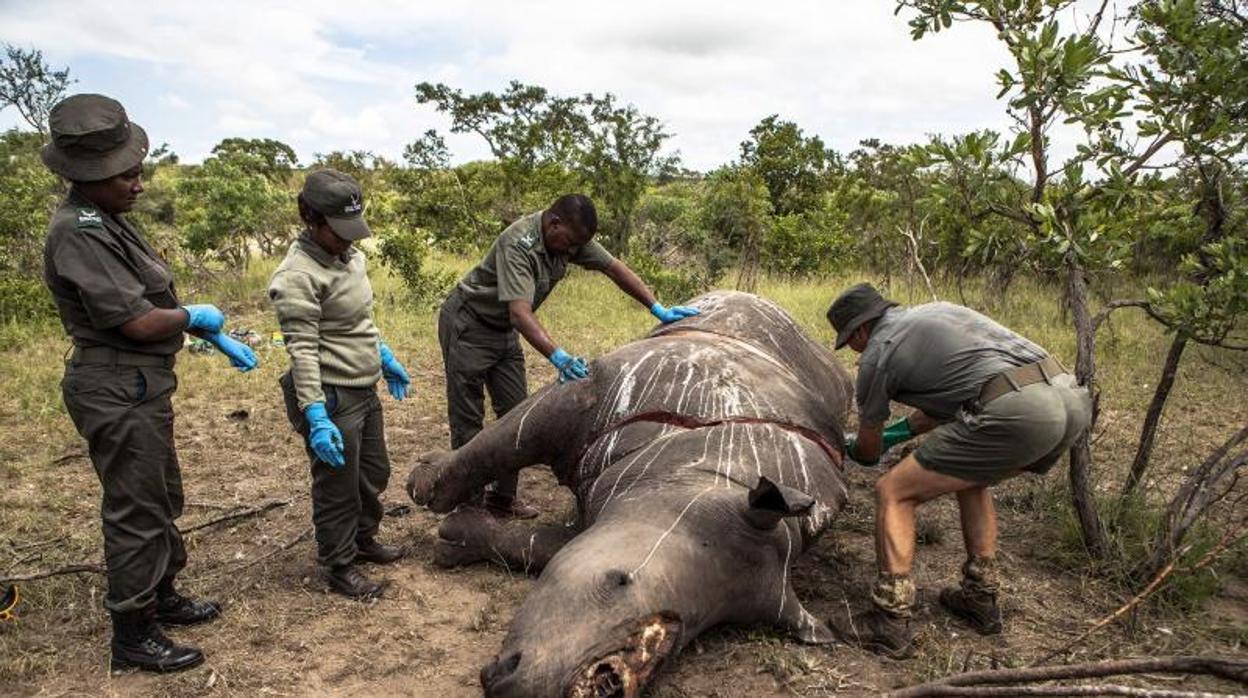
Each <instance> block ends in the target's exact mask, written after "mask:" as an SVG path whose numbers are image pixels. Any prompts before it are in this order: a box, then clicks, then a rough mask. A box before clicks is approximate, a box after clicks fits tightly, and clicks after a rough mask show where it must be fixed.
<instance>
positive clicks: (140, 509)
mask: <svg viewBox="0 0 1248 698" xmlns="http://www.w3.org/2000/svg"><path fill="white" fill-rule="evenodd" d="M48 125H49V130H50V131H51V135H52V139H51V142H50V143H48V144H47V145H45V146H44V147H43V151H42V157H43V162H44V164H45V165H47V167H48V168H49V169H50V170H52V171H53V172H55V173H56V174H58V175H60V176H62V177H64V178H65V179H66V180H68V181H69V182H70V188H69V193H68V194H67V195H66V197H65V199H64V201H62V202H61V205H60V206H59V207H58V208H57V209H56V211H55V212H54V213H53V214H52V219H51V222H50V223H49V225H48V237H47V241H46V242H45V245H44V280H45V281H46V282H47V285H48V288H49V290H51V292H52V298H53V300H54V301H55V303H56V309H57V312H58V313H59V314H60V317H61V322H62V324H64V326H65V331H66V332H67V333H68V334H69V336H70V338H71V339H72V341H73V345H74V348H73V352H72V354H71V356H70V358H69V360H68V361H67V362H66V364H65V378H64V380H63V381H62V383H61V389H62V394H63V396H64V398H65V407H66V410H67V411H68V412H69V415H70V417H71V418H72V419H73V421H74V426H75V427H77V429H78V433H79V434H81V435H82V436H83V437H84V438H85V439H86V440H87V448H88V452H89V453H90V456H91V463H92V465H94V466H95V472H96V474H97V475H98V476H99V479H100V485H101V487H102V488H103V497H102V499H101V502H100V516H101V518H102V519H103V527H104V558H105V564H106V566H107V568H108V594H107V596H106V597H105V599H104V605H105V607H107V608H108V611H109V614H110V615H111V617H112V621H113V640H112V664H113V666H114V667H115V668H125V667H137V668H140V669H146V670H151V671H178V670H181V669H187V668H189V667H193V666H195V665H197V664H199V663H200V662H202V661H203V659H204V656H203V654H202V653H201V652H200V651H199V650H198V649H195V648H193V647H186V646H181V645H177V644H174V643H173V642H172V641H170V640H169V639H168V638H167V637H165V635H164V633H163V632H162V627H163V626H170V625H191V624H195V623H202V622H206V621H210V620H212V619H214V618H216V617H217V616H218V615H220V613H221V606H220V605H219V604H217V603H214V602H210V601H195V600H192V599H189V598H187V597H185V596H183V595H182V594H180V593H179V592H178V591H177V589H176V588H175V586H174V578H175V577H176V576H177V574H178V572H179V571H180V570H181V569H182V568H183V566H185V564H186V548H185V547H184V546H183V544H182V535H181V534H180V533H179V532H178V527H177V525H176V524H175V523H174V522H175V520H176V519H177V518H178V517H179V516H181V514H182V474H181V471H180V469H179V467H178V456H177V453H176V451H175V450H174V439H173V405H172V402H171V398H172V396H173V392H174V390H175V389H176V388H177V377H176V376H175V375H174V372H173V366H174V357H175V355H176V354H177V352H178V350H179V349H181V348H182V344H183V342H184V335H183V333H185V332H190V333H192V334H194V335H196V336H199V337H201V338H203V339H205V340H208V341H209V342H211V343H213V344H214V345H216V346H217V348H218V349H220V350H221V352H222V353H224V354H225V355H226V356H228V357H229V359H230V363H231V364H232V365H233V366H235V367H236V368H238V369H240V370H243V371H248V370H251V369H252V368H255V367H256V365H257V362H256V357H255V354H254V353H252V351H251V350H250V349H249V348H248V347H247V346H246V345H244V344H242V343H240V342H237V341H235V340H233V339H231V338H230V337H229V336H227V335H225V334H223V333H222V328H223V326H224V324H225V316H224V315H223V314H222V313H221V311H220V310H218V309H217V308H216V307H215V306H212V305H181V304H180V301H179V300H178V296H177V293H176V291H175V290H174V284H173V274H172V272H171V270H170V268H169V265H168V264H167V263H166V262H165V260H163V259H161V258H160V256H159V255H158V254H157V253H156V251H155V250H153V249H152V247H151V245H149V244H148V242H147V240H146V238H144V237H143V234H142V233H141V232H139V230H138V229H137V228H135V226H134V225H133V224H132V223H131V222H130V221H128V220H127V219H126V218H125V217H124V216H123V215H122V214H124V213H125V212H127V211H129V210H130V209H131V208H132V207H133V206H134V204H135V201H136V200H137V199H138V197H139V196H140V195H141V194H142V193H143V182H142V179H143V158H144V157H146V156H147V145H148V143H147V134H146V133H144V131H143V129H141V128H139V126H138V125H137V124H134V123H132V122H131V121H130V120H129V119H128V118H127V116H126V110H125V109H124V108H123V107H122V106H121V104H120V103H118V102H117V101H116V100H114V99H110V98H108V97H105V96H103V95H93V94H80V95H74V96H72V97H68V98H66V99H65V100H63V101H61V102H60V103H58V104H57V105H56V106H54V107H53V108H52V111H51V113H50V115H49V124H48Z"/></svg>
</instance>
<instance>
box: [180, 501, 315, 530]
mask: <svg viewBox="0 0 1248 698" xmlns="http://www.w3.org/2000/svg"><path fill="white" fill-rule="evenodd" d="M290 502H291V500H289V499H275V500H273V501H270V502H264V503H263V504H257V505H255V506H252V507H247V508H246V509H243V510H242V511H235V512H232V513H229V514H222V515H221V516H217V517H215V518H212V519H208V520H207V521H204V522H202V523H197V524H195V525H194V526H191V527H189V528H184V529H182V535H186V534H188V533H192V532H194V531H198V530H200V529H204V528H208V527H209V526H216V525H217V524H221V523H225V522H227V521H235V520H238V519H245V518H249V517H252V516H259V515H260V514H263V513H265V512H266V511H269V510H270V509H276V508H277V507H284V506H290Z"/></svg>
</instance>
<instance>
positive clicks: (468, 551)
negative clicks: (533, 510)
mask: <svg viewBox="0 0 1248 698" xmlns="http://www.w3.org/2000/svg"><path fill="white" fill-rule="evenodd" d="M577 533H578V531H577V530H576V529H574V528H572V527H570V526H526V525H524V524H522V523H520V522H517V521H499V520H498V519H496V518H494V517H493V516H490V515H489V514H488V513H487V512H486V511H485V510H483V509H480V508H477V507H472V506H462V507H460V508H458V509H456V510H455V511H454V512H453V513H452V514H451V515H450V516H447V517H446V519H444V520H443V521H442V525H441V526H440V527H438V540H437V541H436V542H435V543H434V545H433V561H434V563H435V564H437V565H438V566H440V567H459V566H461V565H470V564H473V563H477V562H493V563H495V564H499V565H502V566H503V567H505V568H507V569H509V570H511V571H513V572H523V573H525V574H532V575H536V574H538V573H540V572H541V571H542V569H543V568H545V567H546V563H547V562H550V558H552V557H554V555H555V553H557V552H559V549H560V548H562V547H563V546H564V545H565V544H566V543H567V542H568V541H570V540H572V539H573V538H574V537H576V534H577Z"/></svg>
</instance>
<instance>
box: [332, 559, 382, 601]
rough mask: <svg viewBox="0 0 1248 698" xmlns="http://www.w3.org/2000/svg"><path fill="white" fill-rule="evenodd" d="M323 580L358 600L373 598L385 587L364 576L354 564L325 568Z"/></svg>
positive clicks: (336, 589) (343, 593) (379, 594)
mask: <svg viewBox="0 0 1248 698" xmlns="http://www.w3.org/2000/svg"><path fill="white" fill-rule="evenodd" d="M325 581H327V582H329V588H330V589H333V590H334V591H336V592H338V593H339V594H342V595H343V596H347V597H350V598H352V599H357V600H360V601H364V600H367V599H375V598H377V597H379V596H381V592H382V590H383V589H385V584H379V583H377V582H374V581H373V580H371V579H369V578H368V577H365V576H364V575H363V573H361V572H360V569H359V568H358V567H356V566H355V565H347V566H346V567H335V568H333V569H329V570H326V571H325Z"/></svg>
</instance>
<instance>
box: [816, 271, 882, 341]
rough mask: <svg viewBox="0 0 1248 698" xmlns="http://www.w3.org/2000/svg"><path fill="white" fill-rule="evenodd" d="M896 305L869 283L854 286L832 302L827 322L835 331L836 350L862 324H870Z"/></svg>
mask: <svg viewBox="0 0 1248 698" xmlns="http://www.w3.org/2000/svg"><path fill="white" fill-rule="evenodd" d="M895 305H897V302H896V301H890V300H888V299H887V298H885V297H884V296H881V295H880V292H879V291H877V290H875V287H874V286H872V285H871V284H869V283H865V282H864V283H860V284H854V285H853V286H850V287H849V288H847V289H845V292H844V293H842V294H841V295H839V296H837V297H836V300H834V301H832V307H830V308H828V322H830V323H832V327H833V328H834V329H835V330H836V348H837V349H840V348H841V347H843V346H845V343H846V342H848V341H849V336H850V335H851V334H853V333H854V330H856V329H858V328H859V327H861V326H862V324H863V323H864V322H870V321H871V320H874V319H876V318H878V317H880V316H881V315H883V314H884V313H885V311H887V310H888V309H889V308H892V307H893V306H895Z"/></svg>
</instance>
